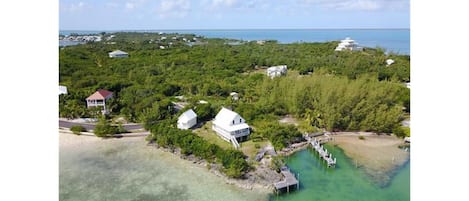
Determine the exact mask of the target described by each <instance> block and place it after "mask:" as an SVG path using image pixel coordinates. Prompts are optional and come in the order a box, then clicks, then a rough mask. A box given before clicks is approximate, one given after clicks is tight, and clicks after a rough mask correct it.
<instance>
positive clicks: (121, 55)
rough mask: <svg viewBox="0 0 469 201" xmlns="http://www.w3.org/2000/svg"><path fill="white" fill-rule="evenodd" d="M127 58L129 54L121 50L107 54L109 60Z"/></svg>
mask: <svg viewBox="0 0 469 201" xmlns="http://www.w3.org/2000/svg"><path fill="white" fill-rule="evenodd" d="M127 57H129V54H128V53H127V52H124V51H121V50H115V51H112V52H109V58H127Z"/></svg>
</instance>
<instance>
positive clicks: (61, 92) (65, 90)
mask: <svg viewBox="0 0 469 201" xmlns="http://www.w3.org/2000/svg"><path fill="white" fill-rule="evenodd" d="M60 94H67V87H66V86H61V85H59V95H60Z"/></svg>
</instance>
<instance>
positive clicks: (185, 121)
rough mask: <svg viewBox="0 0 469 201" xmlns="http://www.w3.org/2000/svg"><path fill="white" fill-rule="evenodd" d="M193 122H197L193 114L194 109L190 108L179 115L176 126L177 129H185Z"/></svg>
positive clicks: (193, 123)
mask: <svg viewBox="0 0 469 201" xmlns="http://www.w3.org/2000/svg"><path fill="white" fill-rule="evenodd" d="M195 124H197V114H195V112H194V110H192V109H190V110H187V111H185V112H184V113H182V114H181V116H179V118H178V125H177V127H178V128H179V129H183V130H186V129H189V128H191V127H192V126H194V125H195Z"/></svg>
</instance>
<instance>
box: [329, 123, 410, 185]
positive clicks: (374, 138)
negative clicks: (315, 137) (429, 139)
mask: <svg viewBox="0 0 469 201" xmlns="http://www.w3.org/2000/svg"><path fill="white" fill-rule="evenodd" d="M331 136H332V138H333V140H332V141H330V142H329V143H330V144H332V145H337V146H338V147H340V148H341V149H343V150H344V153H345V155H347V156H348V157H349V158H351V160H352V161H353V163H355V165H356V166H357V167H359V168H363V169H364V170H365V172H366V173H367V174H368V175H370V176H371V177H372V178H373V180H375V181H377V182H379V183H381V184H383V185H385V184H386V183H388V182H389V181H390V179H391V177H392V175H393V172H394V171H395V170H396V169H397V168H399V167H401V166H402V165H404V164H405V163H406V162H407V161H408V160H409V159H410V153H409V152H406V151H404V150H402V149H400V148H398V146H399V145H401V144H403V140H402V139H400V138H397V137H396V136H390V135H377V134H374V133H367V132H338V133H334V135H331ZM359 136H363V137H364V139H359Z"/></svg>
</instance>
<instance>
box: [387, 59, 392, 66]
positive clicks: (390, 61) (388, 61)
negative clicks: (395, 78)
mask: <svg viewBox="0 0 469 201" xmlns="http://www.w3.org/2000/svg"><path fill="white" fill-rule="evenodd" d="M393 63H394V60H392V59H387V60H386V64H388V66H389V65H391V64H393Z"/></svg>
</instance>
